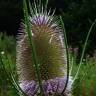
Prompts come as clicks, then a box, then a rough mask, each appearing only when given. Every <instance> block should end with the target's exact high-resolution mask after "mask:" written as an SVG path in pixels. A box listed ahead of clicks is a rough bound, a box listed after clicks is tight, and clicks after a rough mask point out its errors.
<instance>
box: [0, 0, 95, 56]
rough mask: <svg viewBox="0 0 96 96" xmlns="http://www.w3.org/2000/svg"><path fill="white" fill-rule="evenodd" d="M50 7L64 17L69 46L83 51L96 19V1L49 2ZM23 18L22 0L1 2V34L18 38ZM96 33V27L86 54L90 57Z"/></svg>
mask: <svg viewBox="0 0 96 96" xmlns="http://www.w3.org/2000/svg"><path fill="white" fill-rule="evenodd" d="M31 2H33V0H31ZM42 2H45V0H42ZM48 7H51V8H53V9H54V8H56V15H62V17H63V20H64V22H65V27H66V31H67V37H68V44H69V45H71V46H72V47H77V46H78V47H79V49H82V46H83V43H84V40H85V38H86V36H87V32H88V30H89V28H90V26H91V24H92V22H93V21H94V20H95V18H96V0H49V5H48ZM22 18H23V10H22V0H0V31H1V32H6V33H7V34H8V35H14V36H16V34H17V33H18V28H19V24H20V21H21V19H22ZM95 31H96V26H95V27H94V28H93V30H92V33H91V36H90V39H89V42H88V45H87V51H86V52H87V53H88V54H90V55H92V53H93V52H94V50H95V49H96V38H95V37H96V32H95Z"/></svg>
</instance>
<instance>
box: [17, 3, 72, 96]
mask: <svg viewBox="0 0 96 96" xmlns="http://www.w3.org/2000/svg"><path fill="white" fill-rule="evenodd" d="M31 11H32V16H29V20H30V24H31V31H32V38H33V40H34V44H35V48H36V53H37V57H38V61H39V68H40V74H41V79H42V87H43V91H44V95H45V96H50V95H52V96H56V95H60V94H61V93H62V91H63V89H64V87H65V83H66V75H67V73H66V70H67V68H66V51H65V48H64V42H63V39H64V38H63V37H62V28H61V27H60V26H59V22H58V20H57V19H55V17H54V13H53V14H52V15H50V11H48V12H47V9H46V6H45V7H42V5H41V3H40V2H39V3H38V4H36V3H34V4H33V7H32V10H31ZM25 28H26V25H25V24H24V23H21V27H20V30H19V34H18V37H17V38H18V41H17V48H16V49H17V60H16V61H17V73H18V78H19V82H20V87H21V88H22V90H23V91H24V92H25V93H26V94H27V95H28V96H37V95H38V94H39V91H40V90H39V85H38V81H37V78H36V74H35V67H34V64H33V62H32V50H31V48H30V43H29V40H28V34H27V33H26V31H25ZM70 85H71V79H70V80H69V83H68V86H67V89H66V90H65V92H64V96H70V94H69V93H70V91H71V90H70V89H71V87H70Z"/></svg>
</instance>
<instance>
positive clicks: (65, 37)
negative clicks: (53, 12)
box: [60, 16, 69, 94]
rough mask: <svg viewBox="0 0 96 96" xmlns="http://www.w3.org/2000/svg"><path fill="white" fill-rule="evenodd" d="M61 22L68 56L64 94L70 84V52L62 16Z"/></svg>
mask: <svg viewBox="0 0 96 96" xmlns="http://www.w3.org/2000/svg"><path fill="white" fill-rule="evenodd" d="M60 20H61V24H62V28H63V35H64V44H65V47H66V48H65V49H66V56H67V79H66V83H65V87H64V89H63V91H62V94H63V93H64V92H65V90H66V88H67V84H68V80H69V52H68V45H67V36H66V31H65V26H64V22H63V20H62V17H61V16H60Z"/></svg>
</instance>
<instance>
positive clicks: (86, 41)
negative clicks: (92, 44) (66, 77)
mask: <svg viewBox="0 0 96 96" xmlns="http://www.w3.org/2000/svg"><path fill="white" fill-rule="evenodd" d="M95 24H96V20H95V21H94V22H93V23H92V25H91V27H90V29H89V31H88V34H87V37H86V40H85V43H84V47H83V50H82V55H81V58H80V62H79V66H78V69H77V72H76V75H75V77H74V79H73V82H72V84H73V83H74V81H75V80H76V78H77V76H78V74H79V70H80V67H81V65H82V60H83V57H84V53H85V50H86V46H87V43H88V39H89V36H90V34H91V32H92V29H93V27H94V25H95Z"/></svg>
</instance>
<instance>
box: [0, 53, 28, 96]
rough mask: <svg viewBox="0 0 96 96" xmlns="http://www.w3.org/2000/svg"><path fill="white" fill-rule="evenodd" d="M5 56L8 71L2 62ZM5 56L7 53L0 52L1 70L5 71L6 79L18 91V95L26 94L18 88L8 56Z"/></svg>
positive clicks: (25, 95)
mask: <svg viewBox="0 0 96 96" xmlns="http://www.w3.org/2000/svg"><path fill="white" fill-rule="evenodd" d="M5 55H6V56H5ZM5 57H6V59H7V60H8V66H9V69H10V72H7V69H6V67H5V66H6V63H5V62H4V60H5ZM7 57H8V56H7V54H4V55H1V54H0V63H1V66H2V68H3V72H5V75H6V77H7V79H8V80H9V81H10V82H11V84H12V86H13V87H14V88H15V89H16V90H17V91H18V92H19V93H17V94H18V95H20V96H22V95H23V96H27V94H26V93H24V91H23V90H22V89H21V88H20V86H19V84H18V83H17V81H16V79H15V77H14V74H13V70H12V69H11V66H10V62H9V58H7Z"/></svg>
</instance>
